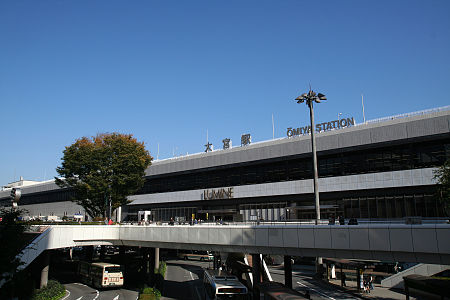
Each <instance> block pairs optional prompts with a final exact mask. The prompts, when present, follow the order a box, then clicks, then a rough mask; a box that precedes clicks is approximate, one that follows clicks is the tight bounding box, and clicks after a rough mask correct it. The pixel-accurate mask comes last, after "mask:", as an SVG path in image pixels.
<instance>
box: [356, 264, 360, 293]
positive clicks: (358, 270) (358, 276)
mask: <svg viewBox="0 0 450 300" xmlns="http://www.w3.org/2000/svg"><path fill="white" fill-rule="evenodd" d="M356 289H357V290H358V292H361V271H360V269H359V268H357V269H356Z"/></svg>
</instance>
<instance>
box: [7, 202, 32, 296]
mask: <svg viewBox="0 0 450 300" xmlns="http://www.w3.org/2000/svg"><path fill="white" fill-rule="evenodd" d="M24 212H25V210H20V209H16V210H11V209H7V208H1V209H0V217H1V219H2V220H1V222H0V282H1V283H2V284H4V285H3V286H2V288H1V289H0V299H3V298H6V297H7V296H10V295H11V294H14V291H15V290H17V286H19V285H20V284H19V283H20V282H21V281H22V280H21V277H22V276H21V273H23V272H19V271H18V267H19V266H20V265H22V264H23V263H22V262H21V260H20V259H19V258H18V255H19V254H20V253H21V252H22V250H23V248H24V246H25V245H26V240H25V238H24V235H23V233H24V232H25V231H26V230H27V229H28V227H29V226H28V224H27V223H25V222H21V221H18V219H19V217H20V216H21V215H22V214H23V213H24Z"/></svg>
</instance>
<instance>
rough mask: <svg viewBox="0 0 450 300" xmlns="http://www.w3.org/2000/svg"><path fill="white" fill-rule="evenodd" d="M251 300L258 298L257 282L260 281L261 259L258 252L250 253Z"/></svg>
mask: <svg viewBox="0 0 450 300" xmlns="http://www.w3.org/2000/svg"><path fill="white" fill-rule="evenodd" d="M252 274H253V300H260V295H259V286H258V285H259V283H260V282H261V259H260V256H259V254H252Z"/></svg>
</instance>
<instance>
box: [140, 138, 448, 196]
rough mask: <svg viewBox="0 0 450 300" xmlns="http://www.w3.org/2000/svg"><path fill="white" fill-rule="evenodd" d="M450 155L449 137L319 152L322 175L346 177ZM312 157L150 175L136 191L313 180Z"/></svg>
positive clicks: (434, 162) (435, 162)
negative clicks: (335, 151) (334, 151)
mask: <svg viewBox="0 0 450 300" xmlns="http://www.w3.org/2000/svg"><path fill="white" fill-rule="evenodd" d="M449 158H450V139H448V138H447V139H445V140H439V141H427V142H424V141H420V142H419V141H417V142H408V143H406V144H401V145H395V146H380V147H379V148H371V149H361V150H352V149H346V150H345V149H343V150H342V151H340V152H338V153H333V154H325V153H320V152H319V153H318V171H319V177H334V176H346V175H355V174H367V173H376V172H388V171H400V170H410V169H418V168H429V167H436V166H441V165H443V164H444V162H445V161H446V160H447V159H449ZM312 178H313V172H312V158H311V156H310V155H309V156H302V157H298V156H291V157H282V158H277V159H271V160H268V161H254V162H249V163H246V164H245V165H244V164H242V165H229V166H224V167H218V168H211V169H198V170H191V171H189V172H185V173H178V174H168V175H164V176H152V177H147V180H146V182H145V185H144V187H143V188H142V189H141V190H140V191H138V192H137V194H152V193H165V192H175V191H185V190H195V189H205V188H217V187H224V186H240V185H249V184H261V183H270V182H281V181H290V180H303V179H312Z"/></svg>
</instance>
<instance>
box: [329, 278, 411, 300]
mask: <svg viewBox="0 0 450 300" xmlns="http://www.w3.org/2000/svg"><path fill="white" fill-rule="evenodd" d="M323 283H324V284H330V285H333V286H334V287H335V288H339V289H340V290H342V291H346V292H347V293H349V294H351V295H353V296H357V297H359V298H362V299H371V300H374V299H375V300H385V299H386V300H387V299H399V300H400V299H402V300H403V299H406V296H405V294H404V293H403V291H401V290H392V289H388V288H385V287H382V286H381V285H380V284H374V285H373V290H371V291H370V293H362V292H358V291H357V287H356V281H348V280H347V281H346V282H345V283H346V285H347V286H346V287H341V281H340V280H337V279H331V280H330V281H329V282H326V281H323ZM410 299H415V298H413V297H410Z"/></svg>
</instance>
